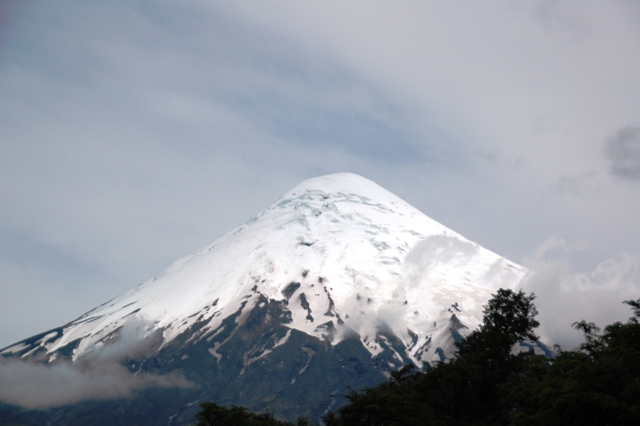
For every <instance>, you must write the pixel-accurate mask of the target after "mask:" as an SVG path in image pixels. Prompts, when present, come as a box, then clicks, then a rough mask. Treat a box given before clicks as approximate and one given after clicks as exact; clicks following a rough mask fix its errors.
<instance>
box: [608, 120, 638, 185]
mask: <svg viewBox="0 0 640 426" xmlns="http://www.w3.org/2000/svg"><path fill="white" fill-rule="evenodd" d="M605 151H606V154H607V157H608V158H609V161H611V168H610V171H611V173H612V174H614V175H616V176H618V177H621V178H623V179H629V180H640V126H636V127H625V128H624V129H622V130H620V131H619V132H618V133H617V134H616V136H615V137H613V138H611V139H609V141H607V144H606V146H605Z"/></svg>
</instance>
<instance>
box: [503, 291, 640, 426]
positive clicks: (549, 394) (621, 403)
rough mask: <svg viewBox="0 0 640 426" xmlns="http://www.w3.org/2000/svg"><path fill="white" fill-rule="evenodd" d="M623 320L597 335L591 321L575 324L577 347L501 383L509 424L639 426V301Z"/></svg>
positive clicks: (538, 362)
mask: <svg viewBox="0 0 640 426" xmlns="http://www.w3.org/2000/svg"><path fill="white" fill-rule="evenodd" d="M625 303H627V304H628V305H630V306H631V307H632V308H633V310H634V316H633V317H632V318H630V319H629V321H628V322H627V323H624V324H623V323H620V322H616V323H614V324H611V325H609V326H607V327H605V329H604V333H603V334H602V335H599V334H598V331H599V329H598V328H597V327H596V326H595V325H594V324H593V323H587V322H586V321H581V322H579V323H576V324H574V327H576V328H577V329H579V330H581V331H582V332H583V333H584V335H585V343H583V344H582V345H581V347H580V350H579V351H576V352H572V351H561V352H560V353H559V354H558V356H557V357H556V358H555V359H554V360H552V361H551V362H544V361H543V360H536V361H535V362H532V363H531V364H530V365H528V366H527V368H526V369H525V371H524V374H522V375H521V376H518V377H512V378H511V379H510V381H509V384H508V385H507V387H506V391H507V394H508V397H509V398H510V401H511V403H512V404H513V405H514V410H513V412H512V414H511V420H512V424H514V425H538V424H547V425H586V424H591V425H637V424H640V324H639V323H638V319H639V318H640V309H638V308H639V307H640V299H639V300H638V301H627V302H625Z"/></svg>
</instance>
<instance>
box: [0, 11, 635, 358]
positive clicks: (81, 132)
mask: <svg viewBox="0 0 640 426" xmlns="http://www.w3.org/2000/svg"><path fill="white" fill-rule="evenodd" d="M0 25H1V28H0V123H1V126H0V292H1V297H0V347H3V346H6V345H8V344H11V343H13V342H15V341H17V340H20V339H22V338H25V337H28V336H30V335H33V334H35V333H38V332H41V331H44V330H45V329H48V328H52V327H54V326H58V325H60V324H63V323H65V322H67V321H69V320H72V319H74V318H75V317H77V316H79V315H80V314H82V313H84V312H85V311H87V310H89V309H91V308H93V307H94V306H96V305H98V304H100V303H102V302H104V301H106V300H107V299H109V298H111V297H113V296H116V295H117V294H119V293H121V292H123V291H126V290H128V289H129V288H131V287H133V286H134V285H136V284H137V283H139V282H141V281H144V280H146V279H148V278H150V277H152V276H153V275H155V274H156V273H158V272H160V271H161V270H162V269H163V268H164V267H166V266H168V265H169V264H170V263H171V262H172V261H173V260H175V259H177V258H179V257H181V256H183V255H185V254H188V253H191V252H194V251H196V250H197V249H199V248H200V247H202V246H204V245H206V244H208V243H209V242H211V241H213V240H214V239H215V238H216V237H218V236H220V235H221V234H223V233H224V232H226V231H228V230H230V229H231V228H233V227H234V226H236V225H239V224H240V223H242V222H243V221H245V220H246V219H248V218H249V217H250V216H252V215H254V214H255V213H257V212H258V211H259V210H261V209H262V208H264V207H266V206H267V205H268V204H269V203H270V202H271V201H273V200H274V199H276V198H277V197H279V196H280V195H282V194H283V193H284V192H285V191H287V190H289V189H290V188H291V187H293V186H294V185H296V184H297V183H299V182H300V181H302V180H304V179H307V178H310V177H314V176H318V175H322V174H327V173H332V172H338V171H351V172H355V173H359V174H362V175H363V176H365V177H367V178H369V179H372V180H374V181H375V182H377V183H378V184H380V185H381V186H383V187H385V188H387V189H389V190H390V191H392V192H394V193H396V194H397V195H399V196H401V197H402V198H404V199H406V200H407V201H408V202H409V203H411V204H413V205H414V206H416V207H417V208H419V209H420V210H422V211H423V212H424V213H426V214H427V215H429V216H430V217H432V218H434V219H435V220H438V221H439V222H441V223H443V224H444V225H446V226H448V227H450V228H452V229H454V230H455V231H457V232H459V233H461V234H463V235H465V236H466V237H467V238H470V239H471V240H474V241H476V242H478V243H479V244H481V245H483V246H485V247H487V248H489V249H490V250H493V251H495V252H497V253H499V254H501V255H503V256H506V257H508V258H510V259H512V260H514V261H516V262H520V263H524V264H525V265H527V266H529V267H532V268H534V269H537V270H539V274H538V275H537V276H536V278H535V279H532V281H531V282H529V283H527V286H528V287H529V288H528V289H529V290H533V291H536V292H537V293H538V295H539V297H538V305H539V311H540V313H541V315H540V320H541V322H542V323H543V326H544V327H546V328H545V329H544V330H543V334H545V333H546V335H547V336H548V337H549V338H550V339H553V340H554V341H562V342H565V341H566V342H569V343H571V342H575V341H576V340H575V339H576V337H575V336H574V335H573V334H571V333H572V332H571V331H568V330H569V328H570V324H571V323H572V322H573V321H577V320H581V319H583V318H584V319H588V320H594V321H597V322H600V324H601V325H604V323H606V322H609V321H613V320H623V319H626V318H627V317H628V316H629V312H628V309H627V308H626V307H624V306H623V305H622V304H621V302H622V300H624V299H625V298H626V299H628V298H638V297H640V282H639V281H638V279H639V278H640V277H639V274H640V273H639V272H638V265H640V223H639V222H638V219H637V218H638V217H639V213H640V180H639V179H637V173H638V170H640V168H639V167H640V166H639V165H638V164H637V163H638V159H637V158H636V157H637V155H638V154H637V152H638V137H637V134H636V133H637V129H638V126H640V103H638V99H640V84H639V83H638V75H640V7H639V6H638V4H637V3H634V2H627V1H611V2H606V3H605V2H583V1H580V2H578V1H574V2H571V1H566V2H554V1H526V2H525V1H516V2H511V1H510V2H507V1H486V2H475V3H466V2H465V3H462V2H448V1H447V2H444V1H442V2H440V1H433V2H409V1H407V2H371V1H367V2H356V1H354V2H348V3H346V2H327V1H323V2H292V1H282V2H277V1H276V2H268V3H267V2H243V1H240V2H227V3H224V4H212V3H211V2H203V1H196V0H193V1H185V2H180V3H179V4H177V3H175V2H168V1H160V2H156V1H133V2H131V1H112V2H70V1H64V2H62V1H60V2H55V1H54V2H49V1H47V2H44V1H32V2H22V1H20V2H18V1H14V2H8V3H7V2H5V3H3V6H2V8H0ZM634 129H636V130H634ZM634 131H635V132H636V133H633V132H634ZM625 132H627V133H629V132H631V133H630V134H631V136H629V137H627V136H625V135H627V133H625ZM633 135H635V136H633ZM572 336H573V337H572Z"/></svg>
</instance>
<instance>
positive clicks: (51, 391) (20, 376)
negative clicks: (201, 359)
mask: <svg viewBox="0 0 640 426" xmlns="http://www.w3.org/2000/svg"><path fill="white" fill-rule="evenodd" d="M140 329H141V324H140V323H138V324H135V323H132V322H129V323H127V325H125V326H124V327H123V329H122V330H121V332H120V333H119V337H118V339H117V341H116V342H113V343H109V344H106V345H103V346H101V347H99V348H97V349H95V350H93V351H92V352H91V353H89V354H88V355H87V356H85V357H83V358H82V359H79V360H77V361H76V362H73V363H72V362H69V361H66V360H65V361H60V362H55V361H54V362H53V363H52V364H50V365H49V364H44V363H41V362H37V361H29V360H23V359H14V358H4V357H0V401H3V402H7V403H9V404H14V405H19V406H21V407H24V408H29V409H33V408H36V409H43V408H49V407H55V406H60V405H66V404H73V403H76V402H80V401H85V400H103V399H111V398H121V397H127V396H129V395H131V393H132V392H134V391H137V390H142V389H145V388H149V387H165V388H166V387H190V386H193V384H192V383H190V382H189V381H188V380H186V379H185V378H184V377H183V376H182V375H180V374H177V373H172V374H168V375H156V374H149V373H142V372H136V373H133V372H131V371H129V370H128V369H127V368H126V367H125V366H124V365H123V361H124V360H127V359H133V358H136V357H141V356H145V355H148V354H150V353H153V351H154V350H155V349H156V348H157V347H158V343H159V342H158V337H159V336H157V335H155V336H150V337H147V338H143V339H141V336H140V333H139V331H140Z"/></svg>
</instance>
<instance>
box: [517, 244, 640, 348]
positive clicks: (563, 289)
mask: <svg viewBox="0 0 640 426" xmlns="http://www.w3.org/2000/svg"><path fill="white" fill-rule="evenodd" d="M571 250H572V249H571V248H570V247H568V245H567V243H566V242H565V241H563V240H562V239H561V238H558V237H550V238H549V239H548V240H547V241H545V243H544V244H542V245H541V246H540V247H539V248H538V249H537V250H536V251H535V252H534V253H533V254H532V255H531V256H529V257H528V258H526V259H525V261H524V264H525V265H526V266H527V267H529V268H531V270H532V273H531V274H530V275H529V276H528V277H527V278H526V279H525V281H524V282H523V284H522V287H523V288H524V289H525V290H526V291H528V292H534V293H536V295H537V298H536V301H535V303H536V305H537V306H538V310H539V312H540V314H539V317H538V318H539V320H540V323H541V326H540V329H539V333H540V335H541V337H542V339H543V341H545V343H547V344H560V345H561V347H562V348H563V349H573V348H574V347H576V346H577V345H579V344H580V343H582V341H583V339H582V335H581V334H580V333H578V332H577V331H576V330H574V329H572V324H573V323H575V322H578V321H581V320H586V321H589V322H595V323H596V325H598V326H599V327H601V328H604V326H606V325H608V324H611V323H613V322H616V321H626V320H627V319H628V318H630V317H631V316H632V313H631V311H630V310H629V308H628V306H627V305H624V304H623V301H625V300H638V299H640V280H638V277H639V276H640V256H638V255H631V254H628V253H626V254H620V255H619V256H617V257H615V258H613V259H608V260H605V261H602V262H600V263H598V264H597V265H596V266H595V268H593V270H591V271H588V272H578V271H576V270H575V268H573V267H572V265H571V263H570V262H569V261H568V258H567V252H568V251H571Z"/></svg>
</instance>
